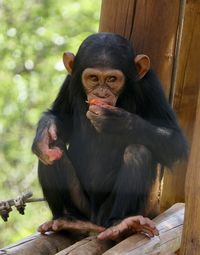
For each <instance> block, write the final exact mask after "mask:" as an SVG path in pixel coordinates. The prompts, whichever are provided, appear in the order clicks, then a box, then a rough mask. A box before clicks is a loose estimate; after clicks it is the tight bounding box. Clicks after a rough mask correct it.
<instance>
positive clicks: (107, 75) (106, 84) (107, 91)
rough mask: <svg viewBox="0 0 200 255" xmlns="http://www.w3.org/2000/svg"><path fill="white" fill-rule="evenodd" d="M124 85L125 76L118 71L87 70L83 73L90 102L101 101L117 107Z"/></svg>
mask: <svg viewBox="0 0 200 255" xmlns="http://www.w3.org/2000/svg"><path fill="white" fill-rule="evenodd" d="M124 83H125V76H124V74H123V73H122V71H120V70H117V69H109V68H86V69H85V70H84V71H83V73H82V84H83V87H84V90H85V93H86V95H87V100H88V101H89V102H90V101H91V100H92V99H100V100H101V101H103V102H105V103H106V104H109V105H112V106H115V105H116V102H117V99H118V96H119V94H120V93H121V91H122V90H123V87H124Z"/></svg>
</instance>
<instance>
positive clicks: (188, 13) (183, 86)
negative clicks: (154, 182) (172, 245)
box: [161, 0, 200, 210]
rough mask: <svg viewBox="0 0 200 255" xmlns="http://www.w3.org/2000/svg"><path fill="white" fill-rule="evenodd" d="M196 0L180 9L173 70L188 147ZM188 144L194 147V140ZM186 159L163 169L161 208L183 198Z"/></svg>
mask: <svg viewBox="0 0 200 255" xmlns="http://www.w3.org/2000/svg"><path fill="white" fill-rule="evenodd" d="M199 10H200V1H199V0H198V1H196V0H187V1H186V2H185V7H184V8H183V11H184V13H183V15H182V17H183V18H184V21H183V27H182V36H181V37H180V38H179V40H181V41H180V42H179V43H180V49H179V54H178V59H176V62H177V65H176V68H175V69H174V74H175V75H176V79H175V90H174V92H175V94H174V97H173V98H172V104H173V108H174V109H175V111H176V113H177V116H178V119H179V121H180V124H181V127H182V128H183V129H184V131H185V133H186V135H187V138H188V142H189V147H191V143H192V140H193V139H194V138H193V131H194V124H195V121H196V109H197V102H198V90H199V86H200V84H199V72H200V44H199V42H200V13H199ZM192 146H195V145H194V143H193V145H192ZM186 169H187V164H186V162H185V163H184V164H181V165H179V166H177V167H176V168H175V169H174V170H175V171H173V172H169V171H165V175H164V184H163V192H162V199H161V208H162V210H165V209H167V208H169V207H170V206H171V205H173V204H174V203H176V202H179V201H184V183H185V173H186Z"/></svg>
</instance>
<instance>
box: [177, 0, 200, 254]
mask: <svg viewBox="0 0 200 255" xmlns="http://www.w3.org/2000/svg"><path fill="white" fill-rule="evenodd" d="M196 3H199V8H200V2H199V1H197V2H196ZM199 10H200V9H198V18H197V20H198V24H200V12H199ZM198 35H199V39H200V28H199V26H198ZM197 51H199V52H200V50H199V48H198V49H197ZM199 66H200V61H199V63H198V67H199ZM198 76H199V80H198V85H199V87H200V75H199V72H198ZM198 95H199V97H198V106H197V113H196V122H195V128H194V135H193V143H192V149H191V154H190V159H189V165H188V169H187V175H186V185H185V197H186V211H185V222H184V231H183V238H182V247H181V252H180V254H181V255H199V254H200V154H199V152H200V89H199V93H198Z"/></svg>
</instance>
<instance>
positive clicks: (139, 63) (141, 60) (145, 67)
mask: <svg viewBox="0 0 200 255" xmlns="http://www.w3.org/2000/svg"><path fill="white" fill-rule="evenodd" d="M134 61H135V65H136V68H137V71H138V75H137V78H138V80H140V79H142V78H143V77H144V76H145V74H146V73H147V72H148V71H149V69H150V59H149V57H148V56H146V55H142V54H141V55H137V56H136V57H135V59H134Z"/></svg>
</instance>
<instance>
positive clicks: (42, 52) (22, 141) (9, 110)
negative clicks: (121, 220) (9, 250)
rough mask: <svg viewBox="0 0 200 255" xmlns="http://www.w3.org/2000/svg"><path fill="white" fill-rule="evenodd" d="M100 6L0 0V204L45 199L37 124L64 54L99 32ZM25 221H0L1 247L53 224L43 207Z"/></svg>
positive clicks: (83, 0)
mask: <svg viewBox="0 0 200 255" xmlns="http://www.w3.org/2000/svg"><path fill="white" fill-rule="evenodd" d="M100 4H101V3H100V0H59V1H53V0H37V1H36V0H26V1H24V0H17V1H16V0H15V1H14V0H0V24H1V25H0V56H1V61H0V84H1V86H0V109H1V110H0V137H1V142H0V162H1V168H0V200H3V199H10V198H15V197H17V196H18V195H19V194H20V193H21V192H24V191H29V190H31V191H33V193H34V197H41V196H42V193H41V190H40V187H39V185H38V181H37V160H36V157H35V156H34V155H32V153H31V149H30V148H31V144H32V139H33V137H34V133H35V128H36V124H37V121H38V119H39V117H40V115H41V113H42V111H44V110H45V109H46V108H48V107H49V106H50V105H51V103H52V101H53V99H54V98H55V95H56V94H57V92H58V90H59V87H60V85H61V84H62V81H63V80H64V77H65V76H66V72H65V70H64V67H63V64H62V53H63V52H64V51H72V52H74V53H76V51H77V48H78V46H79V45H80V43H81V41H82V40H83V39H84V38H85V37H86V36H87V35H89V34H91V33H93V32H96V31H97V30H98V21H99V12H100ZM25 212H26V213H25V216H21V215H19V213H18V212H16V210H14V211H13V212H11V214H10V218H9V221H8V223H4V222H3V220H1V219H0V247H3V246H5V245H8V244H10V243H13V242H15V241H16V240H19V239H21V238H23V237H26V236H27V235H30V234H32V233H34V232H35V231H36V228H37V226H38V225H39V224H41V223H42V222H43V221H45V220H47V219H48V218H50V212H49V209H48V208H47V207H46V205H45V204H44V203H37V204H36V203H34V204H28V205H27V208H26V211H25Z"/></svg>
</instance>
